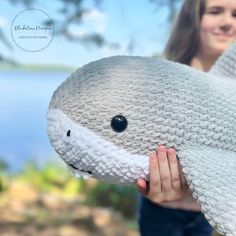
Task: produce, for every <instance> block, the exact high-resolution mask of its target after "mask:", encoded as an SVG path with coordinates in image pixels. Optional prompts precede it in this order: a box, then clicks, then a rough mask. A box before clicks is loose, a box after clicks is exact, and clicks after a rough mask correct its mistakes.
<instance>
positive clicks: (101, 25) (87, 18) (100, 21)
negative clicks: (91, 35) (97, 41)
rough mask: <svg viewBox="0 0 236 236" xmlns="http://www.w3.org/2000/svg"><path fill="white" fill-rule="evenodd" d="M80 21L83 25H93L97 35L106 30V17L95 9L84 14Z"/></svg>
mask: <svg viewBox="0 0 236 236" xmlns="http://www.w3.org/2000/svg"><path fill="white" fill-rule="evenodd" d="M82 20H83V21H84V23H85V24H88V25H89V24H91V25H93V27H94V30H95V32H97V33H103V32H104V31H105V29H106V15H105V14H104V13H103V12H102V11H100V10H99V9H96V8H95V9H92V10H91V11H89V12H85V13H84V14H83V16H82Z"/></svg>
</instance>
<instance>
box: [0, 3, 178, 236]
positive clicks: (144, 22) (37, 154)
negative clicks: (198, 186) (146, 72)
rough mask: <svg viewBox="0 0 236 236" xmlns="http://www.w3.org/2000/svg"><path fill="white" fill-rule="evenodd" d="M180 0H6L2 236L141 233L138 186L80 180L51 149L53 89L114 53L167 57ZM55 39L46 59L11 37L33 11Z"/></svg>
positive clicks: (0, 131)
mask: <svg viewBox="0 0 236 236" xmlns="http://www.w3.org/2000/svg"><path fill="white" fill-rule="evenodd" d="M181 2H182V1H181V0H68V1H66V0H51V1H43V0H1V8H0V111H1V115H0V212H1V213H0V235H1V236H4V235H7V236H15V235H24V236H27V235H30V236H32V235H40V236H44V235H45V236H54V235H55V236H60V235H62V236H64V235H65V236H74V235H78V236H93V235H96V236H99V235H101V236H108V235H109V236H119V235H122V236H126V235H127V236H128V235H129V236H135V235H138V233H137V223H136V221H135V205H136V199H137V196H136V195H137V193H136V190H135V188H134V187H124V186H117V185H112V184H106V183H103V182H98V181H96V180H87V181H84V180H80V179H76V178H75V177H74V176H72V175H71V173H70V172H69V171H68V170H67V169H66V167H65V165H64V164H63V163H62V161H60V159H59V157H58V156H57V154H56V153H55V152H54V151H53V149H52V147H51V146H50V143H49V140H48V137H47V127H46V113H47V108H48V104H49V101H50V98H51V95H52V93H53V91H54V90H55V89H56V88H57V86H58V85H59V84H60V83H61V82H62V81H64V80H65V79H66V78H67V77H68V76H69V75H70V74H71V72H73V70H75V69H76V68H78V67H81V66H82V65H84V64H87V63H89V62H90V61H93V60H97V59H100V58H102V57H108V56H112V55H138V56H147V57H155V56H159V55H161V53H162V51H163V48H164V45H165V43H166V41H167V39H168V36H169V33H170V30H171V26H172V23H173V22H174V19H175V16H176V13H177V12H178V9H179V6H180V4H181ZM32 7H33V8H38V9H42V10H44V11H45V12H46V13H47V14H48V15H49V16H50V17H51V18H52V20H53V23H54V27H55V35H54V38H53V40H52V42H51V44H50V45H49V46H48V47H47V48H45V49H44V50H42V51H39V52H26V51H24V50H22V49H20V48H19V47H17V46H16V45H15V43H14V41H13V40H12V38H11V30H10V29H11V24H12V21H13V19H14V18H15V17H16V15H17V14H18V13H20V12H21V11H22V10H24V9H27V8H32Z"/></svg>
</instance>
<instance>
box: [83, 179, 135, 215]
mask: <svg viewBox="0 0 236 236" xmlns="http://www.w3.org/2000/svg"><path fill="white" fill-rule="evenodd" d="M136 197H137V191H136V190H135V188H134V187H133V186H124V185H116V184H108V183H104V182H98V183H97V185H96V186H95V187H94V188H91V189H89V190H88V192H87V198H86V201H85V202H86V203H87V204H88V205H93V206H106V207H112V208H113V209H115V210H117V211H120V212H121V213H123V215H124V216H126V217H127V218H134V217H135V216H134V213H135V206H136Z"/></svg>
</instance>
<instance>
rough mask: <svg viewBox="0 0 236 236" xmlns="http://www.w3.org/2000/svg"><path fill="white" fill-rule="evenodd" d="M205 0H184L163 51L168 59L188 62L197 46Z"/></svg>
mask: <svg viewBox="0 0 236 236" xmlns="http://www.w3.org/2000/svg"><path fill="white" fill-rule="evenodd" d="M205 1H206V0H185V1H184V3H183V5H182V8H181V10H180V13H179V15H178V18H177V21H176V24H175V26H174V29H173V31H172V33H171V36H170V38H169V41H168V42H167V45H166V48H165V51H164V56H165V57H166V58H167V59H168V60H171V61H176V62H180V63H183V64H187V65H189V64H190V61H191V59H192V58H193V56H194V55H195V53H196V51H197V50H198V47H199V29H200V23H201V19H202V16H203V13H204V11H205Z"/></svg>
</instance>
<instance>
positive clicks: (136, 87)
mask: <svg viewBox="0 0 236 236" xmlns="http://www.w3.org/2000/svg"><path fill="white" fill-rule="evenodd" d="M235 62H236V44H234V45H233V46H232V47H231V48H230V49H229V50H228V51H227V52H226V53H225V54H224V55H223V56H222V57H221V58H220V59H219V61H218V62H217V63H216V65H215V67H214V68H213V69H212V70H211V71H210V73H203V72H199V71H197V70H195V69H193V68H189V67H187V66H185V65H181V64H178V63H173V62H169V61H167V60H161V59H150V58H142V57H125V56H117V57H111V58H105V59H101V60H99V61H96V62H92V63H90V64H88V65H86V66H84V67H82V68H81V69H79V70H77V71H76V72H75V73H73V74H72V75H71V76H70V77H69V78H68V79H67V80H66V81H65V82H64V83H63V84H62V85H60V86H59V87H58V89H57V90H56V91H55V93H54V95H53V97H52V100H51V102H50V106H49V111H48V134H49V137H50V140H51V143H52V145H53V147H54V148H55V150H56V151H57V152H58V154H59V155H60V157H61V158H62V159H63V160H64V161H65V162H66V163H67V164H68V165H70V167H71V168H72V169H73V172H75V173H77V174H79V175H85V176H92V177H95V178H98V179H101V180H105V181H111V182H116V183H127V184H129V183H134V182H135V181H136V179H137V178H138V177H145V178H146V179H148V154H149V153H150V151H151V150H154V149H156V146H157V145H158V144H164V145H166V146H167V147H174V148H175V149H176V150H177V153H178V155H179V158H180V162H181V165H182V167H183V172H184V174H185V175H186V178H187V181H188V183H189V185H190V188H191V190H192V191H193V194H194V196H195V197H196V199H197V200H198V202H199V203H200V205H201V207H202V210H203V212H204V214H205V215H206V217H207V219H208V220H209V222H210V223H211V224H212V225H213V226H214V227H216V229H217V230H218V231H219V232H221V233H223V234H225V235H227V236H235V235H236V172H235V169H236V79H235V78H236V70H235ZM116 115H123V116H124V117H126V119H127V121H128V127H127V128H126V129H125V130H124V131H123V132H121V133H117V132H115V131H114V130H113V129H112V128H111V120H112V118H113V117H114V116H116ZM68 132H69V133H68Z"/></svg>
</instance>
